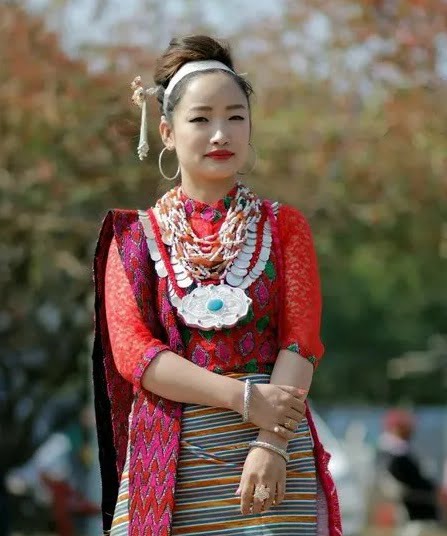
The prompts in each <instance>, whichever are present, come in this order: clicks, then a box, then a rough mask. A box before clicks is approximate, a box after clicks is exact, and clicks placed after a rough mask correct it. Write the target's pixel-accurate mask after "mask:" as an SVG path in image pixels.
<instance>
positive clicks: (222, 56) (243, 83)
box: [154, 35, 253, 121]
mask: <svg viewBox="0 0 447 536" xmlns="http://www.w3.org/2000/svg"><path fill="white" fill-rule="evenodd" d="M203 60H216V61H220V62H222V63H223V64H225V65H226V66H227V67H229V68H230V69H232V70H234V66H233V60H232V57H231V50H230V46H229V45H228V43H226V42H224V41H218V40H216V39H213V38H212V37H209V36H207V35H190V36H186V37H181V38H174V39H172V40H171V42H170V43H169V46H168V48H167V49H166V50H165V52H164V53H163V54H162V55H161V56H160V57H159V58H158V59H157V62H156V64H155V73H154V81H155V83H156V84H157V86H158V87H159V90H158V92H157V100H158V102H159V104H160V113H163V98H164V93H165V89H166V88H167V87H168V84H169V82H170V80H171V78H172V77H173V76H174V75H175V73H176V72H177V71H178V70H179V69H180V68H181V67H182V66H183V65H184V64H185V63H189V62H190V61H203ZM212 71H214V69H212V70H209V71H207V72H212ZM226 72H227V73H228V75H229V76H232V77H233V78H234V80H235V82H236V83H237V84H238V86H239V87H240V88H241V90H242V91H243V93H244V94H245V96H246V97H247V100H248V104H249V105H250V96H251V95H252V93H253V88H252V87H251V84H250V83H249V82H248V81H247V80H245V79H244V78H242V77H241V76H239V75H237V74H233V73H230V72H228V71H226ZM200 74H203V71H202V72H201V71H199V72H195V73H190V74H188V75H186V76H185V77H184V78H183V79H182V80H181V81H180V82H179V83H178V84H177V85H176V86H175V88H174V90H173V92H172V93H171V94H170V96H169V102H168V105H167V110H165V111H166V116H167V119H168V121H170V120H171V116H172V112H173V110H174V108H175V106H176V105H177V103H178V102H179V101H180V99H181V97H182V95H183V93H184V90H185V87H186V85H187V83H188V82H189V81H190V80H191V79H192V78H194V77H195V76H197V75H200Z"/></svg>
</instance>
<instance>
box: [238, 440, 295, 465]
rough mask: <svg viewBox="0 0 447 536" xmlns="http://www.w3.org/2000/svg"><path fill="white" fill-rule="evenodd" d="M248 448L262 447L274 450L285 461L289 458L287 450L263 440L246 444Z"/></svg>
mask: <svg viewBox="0 0 447 536" xmlns="http://www.w3.org/2000/svg"><path fill="white" fill-rule="evenodd" d="M248 446H249V447H250V448H252V447H263V448H265V449H268V450H271V451H273V452H276V453H277V454H279V455H280V456H282V457H283V458H284V459H285V460H286V462H288V461H289V460H290V455H289V454H287V451H286V450H284V449H280V448H279V447H275V445H272V444H270V443H266V442H265V441H252V442H251V443H249V444H248Z"/></svg>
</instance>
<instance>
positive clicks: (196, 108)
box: [189, 104, 246, 112]
mask: <svg viewBox="0 0 447 536" xmlns="http://www.w3.org/2000/svg"><path fill="white" fill-rule="evenodd" d="M212 109H213V108H212V107H211V106H193V107H192V108H190V109H189V111H190V112H211V111H212ZM225 109H226V110H245V109H246V106H244V105H243V104H230V105H229V106H226V108H225Z"/></svg>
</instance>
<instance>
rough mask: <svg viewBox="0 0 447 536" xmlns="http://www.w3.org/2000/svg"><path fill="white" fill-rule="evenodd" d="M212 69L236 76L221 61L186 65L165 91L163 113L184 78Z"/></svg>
mask: <svg viewBox="0 0 447 536" xmlns="http://www.w3.org/2000/svg"><path fill="white" fill-rule="evenodd" d="M211 69H220V70H222V71H229V72H230V73H233V74H236V73H235V72H234V71H233V70H232V69H230V68H229V67H228V66H227V65H225V63H222V62H221V61H216V60H202V61H190V62H189V63H185V64H184V65H183V66H182V67H180V69H179V70H178V71H177V72H176V73H175V75H174V76H173V77H172V78H171V81H170V82H169V84H168V87H167V88H166V90H165V95H164V97H163V112H165V113H166V111H167V106H168V101H169V96H170V95H171V93H172V92H173V90H174V88H175V86H176V85H177V84H178V83H179V82H180V80H181V79H182V78H184V77H185V76H187V75H188V74H191V73H194V72H198V71H209V70H211Z"/></svg>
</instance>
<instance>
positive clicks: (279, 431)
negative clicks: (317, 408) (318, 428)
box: [271, 424, 295, 441]
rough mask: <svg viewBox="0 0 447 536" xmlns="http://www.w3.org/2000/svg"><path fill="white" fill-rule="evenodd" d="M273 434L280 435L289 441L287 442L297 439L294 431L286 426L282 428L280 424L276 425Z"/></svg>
mask: <svg viewBox="0 0 447 536" xmlns="http://www.w3.org/2000/svg"><path fill="white" fill-rule="evenodd" d="M271 432H274V433H275V434H278V435H279V437H281V438H282V439H287V441H290V440H292V439H293V438H294V437H295V432H294V431H292V430H288V429H287V428H286V427H285V426H281V425H280V424H276V425H274V426H273V428H272V430H271Z"/></svg>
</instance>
